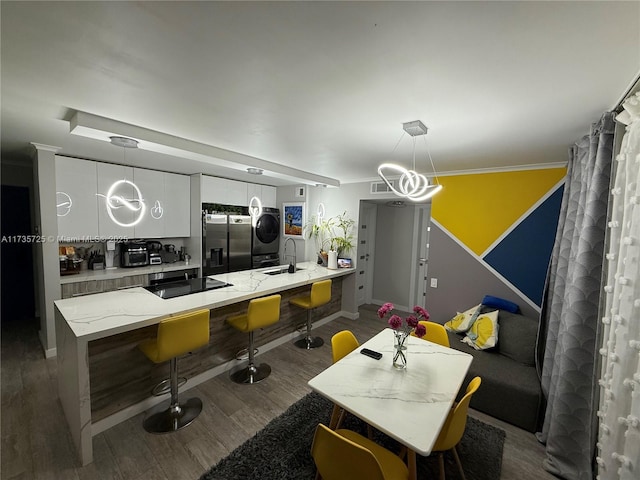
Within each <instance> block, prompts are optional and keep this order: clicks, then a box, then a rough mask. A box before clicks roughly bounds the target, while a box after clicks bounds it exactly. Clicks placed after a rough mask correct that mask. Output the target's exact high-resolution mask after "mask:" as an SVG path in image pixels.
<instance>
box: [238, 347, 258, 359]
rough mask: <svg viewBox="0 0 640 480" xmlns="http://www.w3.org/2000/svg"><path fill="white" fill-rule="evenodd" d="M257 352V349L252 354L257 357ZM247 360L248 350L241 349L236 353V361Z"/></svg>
mask: <svg viewBox="0 0 640 480" xmlns="http://www.w3.org/2000/svg"><path fill="white" fill-rule="evenodd" d="M258 352H259V350H258V349H257V348H254V349H253V354H254V355H257V354H258ZM248 358H249V349H248V348H243V349H242V350H240V351H239V352H238V353H236V360H247V359H248Z"/></svg>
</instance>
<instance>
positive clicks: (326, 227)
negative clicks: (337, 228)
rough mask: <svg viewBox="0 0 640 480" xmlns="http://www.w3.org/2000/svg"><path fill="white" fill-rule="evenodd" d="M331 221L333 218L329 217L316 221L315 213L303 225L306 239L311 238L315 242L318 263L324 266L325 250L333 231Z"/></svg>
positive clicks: (326, 256) (325, 264)
mask: <svg viewBox="0 0 640 480" xmlns="http://www.w3.org/2000/svg"><path fill="white" fill-rule="evenodd" d="M332 222H333V220H332V219H331V218H330V219H327V220H321V221H318V218H317V217H316V215H313V216H312V217H311V219H310V220H309V221H308V222H307V224H306V225H305V235H306V237H307V238H308V239H313V241H314V242H315V245H316V253H317V255H318V263H319V264H322V265H324V266H327V258H328V253H327V250H328V248H329V246H330V244H331V236H332V232H333V223H332Z"/></svg>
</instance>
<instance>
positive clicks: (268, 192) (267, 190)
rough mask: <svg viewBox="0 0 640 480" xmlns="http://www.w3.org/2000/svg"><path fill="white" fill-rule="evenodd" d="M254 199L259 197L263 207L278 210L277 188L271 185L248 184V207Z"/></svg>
mask: <svg viewBox="0 0 640 480" xmlns="http://www.w3.org/2000/svg"><path fill="white" fill-rule="evenodd" d="M253 197H258V198H259V199H260V203H261V204H262V206H263V207H271V208H276V187H272V186H270V185H259V184H257V183H248V184H247V205H248V204H249V202H250V201H251V199H252V198H253Z"/></svg>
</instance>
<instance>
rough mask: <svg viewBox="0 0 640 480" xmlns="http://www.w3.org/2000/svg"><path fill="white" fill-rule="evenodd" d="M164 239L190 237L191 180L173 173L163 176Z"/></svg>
mask: <svg viewBox="0 0 640 480" xmlns="http://www.w3.org/2000/svg"><path fill="white" fill-rule="evenodd" d="M163 235H164V236H165V237H170V238H173V237H189V236H190V235H191V178H190V177H188V176H187V175H178V174H174V173H165V174H164V233H163Z"/></svg>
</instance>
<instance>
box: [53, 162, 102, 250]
mask: <svg viewBox="0 0 640 480" xmlns="http://www.w3.org/2000/svg"><path fill="white" fill-rule="evenodd" d="M97 178H98V177H97V172H96V163H95V162H91V161H89V160H80V159H77V158H68V157H59V156H56V207H57V214H58V235H59V236H61V237H64V238H68V239H75V238H77V239H79V240H78V241H81V240H80V239H82V238H87V237H91V238H95V237H97V236H98V197H97V196H96V193H97V181H98V180H97ZM89 241H90V240H89Z"/></svg>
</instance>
